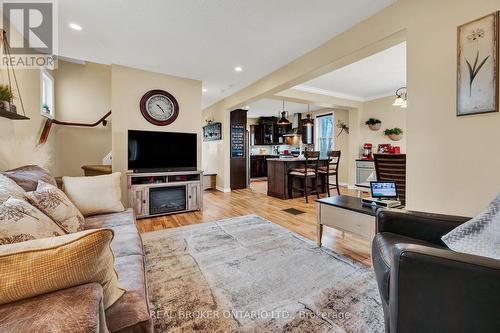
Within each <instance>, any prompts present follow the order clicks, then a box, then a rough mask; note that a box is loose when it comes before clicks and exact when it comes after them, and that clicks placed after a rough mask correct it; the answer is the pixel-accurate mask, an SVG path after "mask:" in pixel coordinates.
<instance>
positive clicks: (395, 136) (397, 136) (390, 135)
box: [388, 134, 403, 141]
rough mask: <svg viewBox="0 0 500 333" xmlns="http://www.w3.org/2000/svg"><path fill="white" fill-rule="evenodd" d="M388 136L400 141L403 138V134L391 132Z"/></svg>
mask: <svg viewBox="0 0 500 333" xmlns="http://www.w3.org/2000/svg"><path fill="white" fill-rule="evenodd" d="M388 136H389V139H391V140H392V141H399V140H401V139H402V138H403V134H389V135H388Z"/></svg>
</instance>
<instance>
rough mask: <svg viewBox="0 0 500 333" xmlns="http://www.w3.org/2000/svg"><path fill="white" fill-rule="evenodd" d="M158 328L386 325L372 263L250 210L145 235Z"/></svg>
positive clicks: (351, 328)
mask: <svg viewBox="0 0 500 333" xmlns="http://www.w3.org/2000/svg"><path fill="white" fill-rule="evenodd" d="M143 238H144V246H145V248H146V258H147V260H146V261H147V272H148V284H149V292H150V299H151V302H152V307H153V309H152V312H153V316H154V318H155V330H156V332H383V331H384V325H383V314H382V306H381V303H380V298H379V295H378V291H377V286H376V282H375V277H374V273H373V271H372V270H371V269H369V268H367V267H365V266H363V265H361V264H359V263H357V262H354V261H353V260H351V259H348V258H346V257H343V256H341V255H339V254H336V253H334V252H332V251H328V250H326V249H324V248H318V247H317V246H316V245H315V244H314V243H313V242H311V241H310V240H308V239H305V238H303V237H300V236H298V235H296V234H294V233H292V232H290V231H288V230H287V229H284V228H282V227H280V226H278V225H276V224H273V223H271V222H269V221H267V220H265V219H263V218H261V217H259V216H255V215H250V216H243V217H239V218H233V219H228V220H223V221H218V222H212V223H204V224H198V225H193V226H188V227H182V228H177V229H171V230H162V231H156V232H151V233H146V234H144V235H143Z"/></svg>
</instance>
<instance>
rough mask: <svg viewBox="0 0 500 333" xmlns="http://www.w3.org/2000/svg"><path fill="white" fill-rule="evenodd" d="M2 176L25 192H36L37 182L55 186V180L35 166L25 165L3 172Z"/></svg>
mask: <svg viewBox="0 0 500 333" xmlns="http://www.w3.org/2000/svg"><path fill="white" fill-rule="evenodd" d="M3 174H4V175H5V176H7V177H9V178H10V179H12V180H13V181H15V182H16V184H17V185H19V186H21V187H22V188H23V189H24V190H25V191H34V190H36V187H37V186H38V181H39V180H43V181H44V182H46V183H49V184H52V185H54V186H57V183H56V180H55V178H54V177H52V176H51V175H50V173H49V172H48V171H47V170H45V169H43V168H40V167H39V166H37V165H27V166H23V167H20V168H16V169H13V170H9V171H4V172H3Z"/></svg>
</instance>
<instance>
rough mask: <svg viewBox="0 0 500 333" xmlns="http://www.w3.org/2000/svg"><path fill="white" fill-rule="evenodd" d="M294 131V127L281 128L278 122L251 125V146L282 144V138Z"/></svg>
mask: <svg viewBox="0 0 500 333" xmlns="http://www.w3.org/2000/svg"><path fill="white" fill-rule="evenodd" d="M291 129H292V125H291V124H289V125H283V126H280V125H278V124H276V122H264V123H261V124H255V125H250V145H251V146H261V145H275V144H279V143H282V142H283V141H284V140H281V142H280V137H283V135H285V134H286V133H287V132H288V131H290V130H291Z"/></svg>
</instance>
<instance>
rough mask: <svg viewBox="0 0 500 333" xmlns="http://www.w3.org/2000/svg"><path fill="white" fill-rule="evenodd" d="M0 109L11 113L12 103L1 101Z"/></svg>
mask: <svg viewBox="0 0 500 333" xmlns="http://www.w3.org/2000/svg"><path fill="white" fill-rule="evenodd" d="M0 109H3V110H5V111H10V103H9V102H8V101H0Z"/></svg>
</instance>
